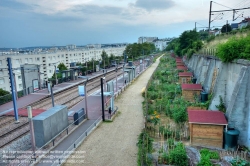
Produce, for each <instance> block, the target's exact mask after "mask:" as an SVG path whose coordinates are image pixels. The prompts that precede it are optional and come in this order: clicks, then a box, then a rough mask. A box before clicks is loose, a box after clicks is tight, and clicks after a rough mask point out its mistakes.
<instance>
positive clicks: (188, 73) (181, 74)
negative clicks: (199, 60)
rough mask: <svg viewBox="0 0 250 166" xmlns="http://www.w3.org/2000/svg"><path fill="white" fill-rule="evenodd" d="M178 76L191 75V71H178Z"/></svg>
mask: <svg viewBox="0 0 250 166" xmlns="http://www.w3.org/2000/svg"><path fill="white" fill-rule="evenodd" d="M179 76H180V77H188V76H191V77H192V76H193V73H191V72H180V73H179Z"/></svg>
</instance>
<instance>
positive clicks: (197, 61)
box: [185, 55, 250, 147]
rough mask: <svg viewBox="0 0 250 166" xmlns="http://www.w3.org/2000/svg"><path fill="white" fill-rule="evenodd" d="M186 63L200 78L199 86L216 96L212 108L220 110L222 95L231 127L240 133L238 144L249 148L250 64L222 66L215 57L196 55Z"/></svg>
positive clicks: (241, 63) (224, 64)
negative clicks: (218, 106) (218, 107)
mask: <svg viewBox="0 0 250 166" xmlns="http://www.w3.org/2000/svg"><path fill="white" fill-rule="evenodd" d="M185 63H186V65H187V66H188V68H190V69H191V70H192V71H193V73H194V75H195V77H197V83H200V84H202V85H203V88H204V90H205V91H206V92H209V93H211V92H212V93H213V98H212V101H211V104H210V106H209V109H210V110H218V109H217V108H216V105H218V104H219V103H220V100H219V96H222V98H223V101H224V103H225V105H226V108H227V111H226V116H227V118H228V125H229V127H234V128H236V129H238V130H239V131H240V136H239V144H243V145H245V146H247V147H250V127H249V125H248V124H249V120H250V117H249V116H250V115H249V110H250V103H249V102H250V100H249V97H250V84H249V83H250V67H249V65H250V62H249V61H247V60H237V61H234V62H233V63H223V62H221V61H220V60H219V59H217V58H216V57H212V56H201V55H193V56H192V58H191V59H189V60H185ZM215 71H217V74H214V73H215Z"/></svg>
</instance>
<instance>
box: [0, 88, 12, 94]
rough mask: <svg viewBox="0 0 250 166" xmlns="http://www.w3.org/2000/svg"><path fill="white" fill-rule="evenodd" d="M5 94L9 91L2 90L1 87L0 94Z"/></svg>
mask: <svg viewBox="0 0 250 166" xmlns="http://www.w3.org/2000/svg"><path fill="white" fill-rule="evenodd" d="M7 94H10V92H8V91H6V90H3V89H2V88H0V96H5V95H7Z"/></svg>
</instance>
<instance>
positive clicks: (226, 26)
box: [226, 20, 228, 33]
mask: <svg viewBox="0 0 250 166" xmlns="http://www.w3.org/2000/svg"><path fill="white" fill-rule="evenodd" d="M227 24H228V20H227V23H226V33H227Z"/></svg>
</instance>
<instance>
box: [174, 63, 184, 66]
mask: <svg viewBox="0 0 250 166" xmlns="http://www.w3.org/2000/svg"><path fill="white" fill-rule="evenodd" d="M176 66H185V64H184V63H183V62H176Z"/></svg>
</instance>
